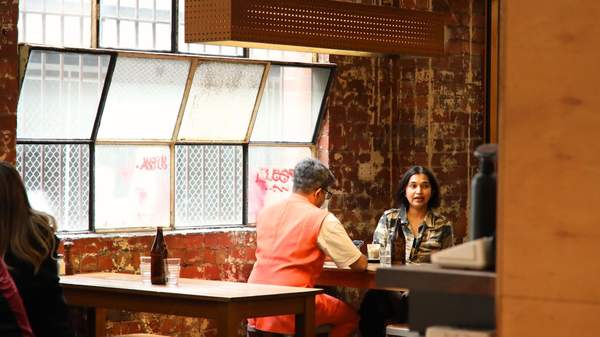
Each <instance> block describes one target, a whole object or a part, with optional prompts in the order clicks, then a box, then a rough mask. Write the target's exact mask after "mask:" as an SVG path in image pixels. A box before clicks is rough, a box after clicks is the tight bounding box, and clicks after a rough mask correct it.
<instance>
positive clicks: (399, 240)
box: [391, 221, 406, 264]
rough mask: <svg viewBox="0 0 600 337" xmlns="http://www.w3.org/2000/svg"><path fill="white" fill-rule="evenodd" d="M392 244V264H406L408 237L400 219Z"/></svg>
mask: <svg viewBox="0 0 600 337" xmlns="http://www.w3.org/2000/svg"><path fill="white" fill-rule="evenodd" d="M392 245H393V248H392V249H391V251H392V252H393V255H392V264H406V238H405V237H404V231H403V230H402V225H401V224H400V221H398V223H397V224H396V231H395V235H394V241H393V243H392Z"/></svg>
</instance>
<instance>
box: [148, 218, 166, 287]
mask: <svg viewBox="0 0 600 337" xmlns="http://www.w3.org/2000/svg"><path fill="white" fill-rule="evenodd" d="M167 256H168V251H167V243H166V242H165V239H164V237H163V230H162V227H157V228H156V236H155V237H154V243H153V244H152V249H151V250H150V282H151V283H152V284H167V273H166V270H165V260H166V258H167Z"/></svg>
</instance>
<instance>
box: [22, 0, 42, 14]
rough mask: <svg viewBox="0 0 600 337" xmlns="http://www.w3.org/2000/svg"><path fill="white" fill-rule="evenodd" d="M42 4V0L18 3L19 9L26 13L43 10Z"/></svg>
mask: <svg viewBox="0 0 600 337" xmlns="http://www.w3.org/2000/svg"><path fill="white" fill-rule="evenodd" d="M43 2H44V0H21V1H19V9H22V8H24V9H25V10H28V11H37V12H40V11H42V10H43V9H44V7H43Z"/></svg>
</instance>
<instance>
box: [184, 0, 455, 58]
mask: <svg viewBox="0 0 600 337" xmlns="http://www.w3.org/2000/svg"><path fill="white" fill-rule="evenodd" d="M185 5H186V7H185V22H186V24H185V39H186V42H211V41H212V42H218V43H220V44H230V45H242V46H248V47H251V46H260V45H263V44H276V45H280V46H296V47H308V48H318V49H324V50H329V51H337V52H339V53H342V54H344V53H350V54H352V53H353V52H368V53H378V54H394V53H404V54H411V55H440V54H443V52H444V16H443V15H442V14H439V13H433V12H423V11H412V10H401V9H397V8H390V7H380V6H367V5H361V4H353V3H346V2H336V1H325V0H312V1H298V0H286V1H280V0H186V2H185ZM269 47H271V48H273V47H276V46H269Z"/></svg>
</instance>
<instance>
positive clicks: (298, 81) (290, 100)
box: [251, 65, 330, 142]
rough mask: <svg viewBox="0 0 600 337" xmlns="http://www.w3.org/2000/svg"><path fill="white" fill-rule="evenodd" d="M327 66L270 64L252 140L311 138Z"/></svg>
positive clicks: (282, 140) (296, 140) (326, 74)
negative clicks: (311, 66) (310, 66)
mask: <svg viewBox="0 0 600 337" xmlns="http://www.w3.org/2000/svg"><path fill="white" fill-rule="evenodd" d="M329 75H330V70H329V69H328V68H309V67H284V66H279V65H272V66H271V70H270V72H269V78H268V80H267V85H266V87H265V90H264V93H263V96H262V100H261V103H260V108H259V110H258V115H257V116H256V122H255V123H254V129H253V131H252V137H251V140H252V141H281V142H312V138H313V134H314V132H315V127H316V125H317V119H318V117H319V112H320V109H321V104H322V101H323V95H324V94H325V90H326V88H327V81H328V80H329Z"/></svg>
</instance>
